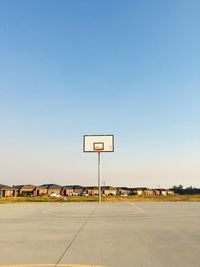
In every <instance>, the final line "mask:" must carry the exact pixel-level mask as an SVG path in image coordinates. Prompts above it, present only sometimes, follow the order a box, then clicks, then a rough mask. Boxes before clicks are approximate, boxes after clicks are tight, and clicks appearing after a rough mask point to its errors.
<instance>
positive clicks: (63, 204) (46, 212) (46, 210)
mask: <svg viewBox="0 0 200 267" xmlns="http://www.w3.org/2000/svg"><path fill="white" fill-rule="evenodd" d="M65 204H66V203H62V204H61V205H59V206H56V207H53V208H49V209H45V210H43V211H42V213H43V214H48V212H49V211H51V210H55V209H58V208H61V207H63V206H65ZM0 267H1V265H0Z"/></svg>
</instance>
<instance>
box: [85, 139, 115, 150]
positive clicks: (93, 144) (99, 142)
mask: <svg viewBox="0 0 200 267" xmlns="http://www.w3.org/2000/svg"><path fill="white" fill-rule="evenodd" d="M83 152H114V136H113V135H84V137H83Z"/></svg>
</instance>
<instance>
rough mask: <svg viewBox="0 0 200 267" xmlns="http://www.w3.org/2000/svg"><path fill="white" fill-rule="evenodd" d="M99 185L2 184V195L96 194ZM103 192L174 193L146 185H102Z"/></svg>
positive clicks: (121, 194) (0, 187)
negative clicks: (130, 186) (129, 186)
mask: <svg viewBox="0 0 200 267" xmlns="http://www.w3.org/2000/svg"><path fill="white" fill-rule="evenodd" d="M98 192H99V190H98V187H96V186H86V187H83V186H80V185H65V186H61V185H57V184H43V185H39V186H36V185H30V184H27V185H13V186H8V185H2V184H0V197H17V196H49V195H51V194H58V195H61V196H86V195H89V196H95V195H98ZM101 193H102V195H105V196H116V195H120V196H128V195H141V196H142V195H144V196H154V195H173V194H174V191H173V190H170V189H161V188H159V189H150V188H146V187H137V188H128V187H112V186H102V187H101Z"/></svg>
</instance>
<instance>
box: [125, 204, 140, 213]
mask: <svg viewBox="0 0 200 267" xmlns="http://www.w3.org/2000/svg"><path fill="white" fill-rule="evenodd" d="M128 203H129V204H130V205H131V206H133V207H134V208H136V209H137V210H138V211H139V212H138V213H143V212H144V210H143V209H142V208H140V207H138V206H136V205H135V204H134V203H132V202H128Z"/></svg>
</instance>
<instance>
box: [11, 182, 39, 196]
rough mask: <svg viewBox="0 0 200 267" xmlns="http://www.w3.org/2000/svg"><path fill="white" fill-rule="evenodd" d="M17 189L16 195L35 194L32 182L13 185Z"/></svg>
mask: <svg viewBox="0 0 200 267" xmlns="http://www.w3.org/2000/svg"><path fill="white" fill-rule="evenodd" d="M13 187H14V188H15V189H16V190H17V195H18V196H35V194H36V187H37V186H35V185H32V184H27V185H14V186H13Z"/></svg>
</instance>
